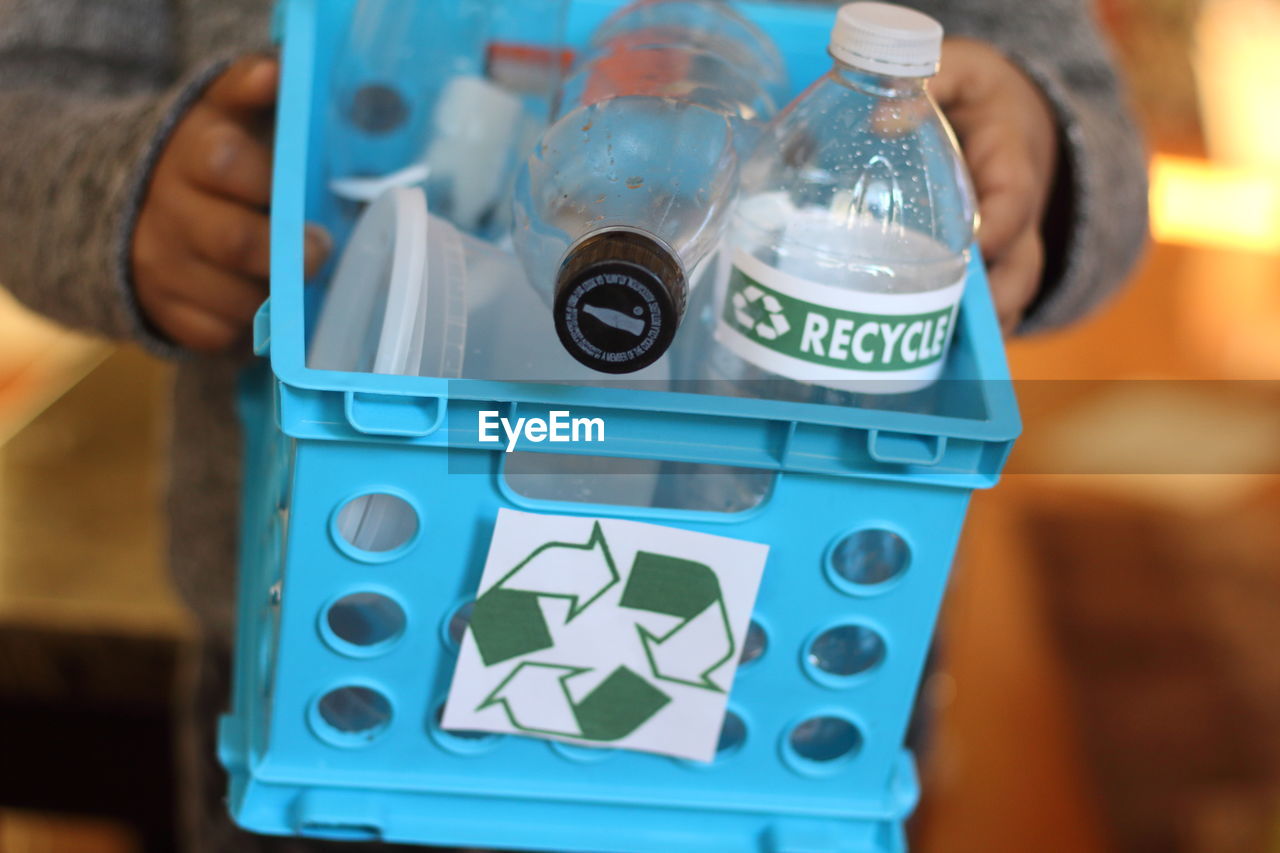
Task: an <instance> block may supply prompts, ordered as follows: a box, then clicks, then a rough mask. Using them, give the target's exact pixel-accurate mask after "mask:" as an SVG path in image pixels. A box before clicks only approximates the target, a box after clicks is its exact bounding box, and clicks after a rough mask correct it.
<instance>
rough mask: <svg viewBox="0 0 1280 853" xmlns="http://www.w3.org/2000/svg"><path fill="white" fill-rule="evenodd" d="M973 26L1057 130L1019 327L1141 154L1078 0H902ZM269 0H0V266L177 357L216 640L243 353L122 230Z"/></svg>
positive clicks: (92, 322)
mask: <svg viewBox="0 0 1280 853" xmlns="http://www.w3.org/2000/svg"><path fill="white" fill-rule="evenodd" d="M908 2H909V4H910V5H914V6H917V7H918V8H920V9H922V10H923V11H925V12H929V13H931V14H933V15H935V16H936V17H938V18H939V19H940V20H941V21H942V22H943V24H944V25H945V26H946V27H947V30H948V32H949V33H951V34H953V35H968V36H973V37H976V38H981V39H985V40H986V41H988V42H991V43H993V44H995V45H996V46H997V47H999V48H1001V49H1002V50H1004V51H1005V52H1006V53H1007V54H1008V55H1009V56H1010V57H1011V58H1013V59H1014V60H1015V61H1017V62H1018V63H1019V64H1020V65H1021V66H1022V67H1023V68H1024V69H1025V70H1027V71H1028V72H1029V74H1030V75H1031V76H1032V77H1033V78H1034V79H1035V80H1036V81H1037V82H1038V83H1039V84H1040V85H1041V86H1042V88H1043V89H1044V90H1045V92H1046V94H1047V95H1048V97H1049V99H1050V101H1051V102H1052V103H1053V105H1054V107H1055V109H1056V112H1057V117H1058V120H1059V122H1060V127H1061V138H1062V140H1063V146H1064V147H1063V151H1064V156H1063V158H1062V160H1063V166H1062V168H1063V172H1062V174H1061V176H1060V179H1059V186H1060V188H1061V192H1059V193H1058V197H1057V198H1056V200H1055V203H1054V205H1053V216H1052V218H1051V220H1050V221H1049V222H1047V223H1046V231H1045V236H1046V242H1047V246H1048V249H1049V258H1048V272H1047V274H1046V281H1045V284H1044V288H1043V290H1042V292H1041V295H1040V297H1039V299H1038V300H1037V302H1036V304H1035V305H1034V307H1033V310H1032V312H1031V314H1030V316H1029V317H1028V319H1027V321H1026V324H1025V327H1024V328H1025V330H1035V329H1042V328H1049V327H1053V326H1059V325H1062V324H1064V323H1069V322H1071V321H1073V320H1075V319H1077V318H1079V317H1080V316H1081V315H1083V314H1085V313H1086V312H1087V311H1089V310H1090V309H1091V308H1092V307H1094V306H1096V305H1097V304H1098V303H1099V302H1101V301H1102V300H1103V298H1104V297H1105V296H1106V295H1107V294H1108V293H1109V292H1110V291H1111V290H1112V289H1114V288H1115V287H1116V286H1117V285H1118V284H1119V283H1120V281H1121V280H1122V279H1123V278H1124V275H1125V274H1126V273H1127V272H1128V270H1129V269H1130V267H1131V266H1132V264H1133V263H1134V260H1135V258H1136V256H1137V254H1138V252H1139V250H1140V248H1141V246H1142V245H1143V241H1144V234H1145V230H1146V183H1145V177H1144V175H1145V158H1144V153H1143V150H1142V146H1141V144H1140V142H1139V139H1138V136H1137V134H1136V132H1135V130H1134V127H1133V124H1132V122H1131V120H1130V118H1129V115H1128V112H1127V110H1126V107H1125V104H1124V102H1123V93H1122V91H1121V87H1120V84H1119V83H1118V82H1117V78H1116V75H1115V72H1114V69H1113V66H1112V62H1111V59H1110V57H1109V56H1108V53H1107V51H1106V49H1105V47H1104V46H1103V43H1102V41H1101V39H1100V37H1099V34H1098V32H1097V30H1096V28H1095V26H1094V23H1093V21H1092V20H1091V18H1090V16H1089V14H1088V12H1087V10H1086V5H1087V4H1086V2H1085V0H1035V2H1025V0H964V2H961V0H908ZM269 16H270V3H269V0H203V1H202V0H111V2H103V0H0V283H3V285H4V286H6V287H7V288H9V289H10V290H11V291H12V292H13V293H14V294H15V295H16V296H17V297H18V298H19V299H20V300H22V301H23V302H25V303H26V304H27V305H29V306H31V307H32V308H34V309H35V310H37V311H39V312H41V313H43V314H46V315H48V316H49V317H52V318H54V319H56V320H59V321H61V322H63V323H65V324H66V325H68V326H72V327H75V328H78V329H84V330H88V331H91V332H96V333H98V334H100V335H104V336H107V337H110V338H115V339H133V340H135V341H139V342H141V343H142V344H144V345H145V346H147V347H148V348H150V349H151V350H152V351H154V352H156V353H158V354H161V355H169V356H177V357H179V363H178V370H177V380H176V387H175V392H174V396H175V405H174V435H173V467H172V485H171V489H170V515H171V531H170V534H171V536H170V541H171V559H172V567H173V572H174V577H175V579H176V581H177V584H178V586H179V589H180V590H181V592H182V593H183V595H184V597H185V598H186V599H187V601H188V602H189V603H190V604H191V606H192V607H193V608H194V609H195V611H196V612H197V614H198V615H199V616H200V618H201V621H202V623H203V625H204V626H205V628H206V630H207V631H208V632H209V634H210V637H211V639H213V640H214V641H215V642H219V643H226V642H229V637H230V626H231V621H232V600H233V577H234V572H235V554H236V551H235V536H236V522H237V517H236V503H237V491H238V487H239V474H240V469H239V438H238V435H237V433H236V429H237V427H236V419H235V416H234V412H233V409H232V399H233V389H234V383H235V375H236V371H237V369H238V365H239V363H240V359H237V358H232V357H226V358H211V357H197V356H193V355H183V354H179V353H178V352H176V351H175V350H174V348H173V347H172V346H171V345H170V344H169V343H168V342H167V341H165V340H163V339H161V338H159V337H158V336H156V335H155V334H154V333H153V332H152V331H151V330H150V329H149V328H148V326H147V324H146V322H145V320H144V319H143V318H142V317H141V316H140V315H139V312H138V308H137V303H136V300H135V299H134V296H133V292H132V285H131V283H130V280H129V264H128V255H127V250H128V246H129V244H130V235H131V231H132V228H133V225H134V222H135V219H136V215H137V211H138V205H139V203H140V200H141V198H142V195H143V192H144V190H145V188H146V182H147V180H148V177H149V174H150V170H151V167H152V165H153V163H154V161H155V158H156V155H157V153H158V151H159V150H160V149H161V147H162V146H163V143H164V141H165V139H166V138H167V134H168V132H169V131H170V130H171V128H172V127H173V126H174V124H175V122H176V121H177V120H178V119H179V118H180V117H181V115H182V114H183V112H184V110H185V108H186V107H187V106H188V105H189V104H190V103H191V102H192V100H193V99H194V98H196V97H198V95H199V94H200V92H201V91H202V88H203V86H204V85H205V84H206V83H207V82H208V80H209V79H211V77H212V76H213V75H214V74H215V73H216V71H217V70H218V68H220V67H221V66H220V61H221V60H224V59H226V58H230V57H233V56H235V55H237V54H241V53H244V52H248V51H253V50H260V49H262V48H264V47H266V46H267V40H268V39H267V24H268V20H269Z"/></svg>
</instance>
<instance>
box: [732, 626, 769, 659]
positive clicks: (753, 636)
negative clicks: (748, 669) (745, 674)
mask: <svg viewBox="0 0 1280 853" xmlns="http://www.w3.org/2000/svg"><path fill="white" fill-rule="evenodd" d="M767 651H769V634H768V632H767V631H765V629H764V626H763V625H761V624H760V623H759V622H757V621H756V620H754V619H752V620H751V624H750V625H749V626H747V636H746V638H745V639H744V640H743V641H742V657H741V658H739V660H738V666H747V665H748V664H752V663H755V662H756V661H758V660H760V658H762V657H764V655H765V652H767Z"/></svg>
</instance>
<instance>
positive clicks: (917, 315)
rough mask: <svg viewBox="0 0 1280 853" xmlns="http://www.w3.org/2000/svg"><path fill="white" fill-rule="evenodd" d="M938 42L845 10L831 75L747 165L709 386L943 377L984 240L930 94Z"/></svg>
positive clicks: (920, 18) (877, 388)
mask: <svg viewBox="0 0 1280 853" xmlns="http://www.w3.org/2000/svg"><path fill="white" fill-rule="evenodd" d="M941 42H942V27H941V26H940V25H939V24H938V23H937V22H936V21H934V20H933V19H932V18H929V17H927V16H926V15H923V14H921V13H919V12H915V11H913V10H909V9H905V8H903V7H899V6H893V5H890V4H885V3H852V4H849V5H847V6H845V7H844V8H842V9H841V11H840V14H839V18H838V23H837V25H836V29H835V32H834V34H833V36H832V43H831V52H832V55H833V56H834V58H835V60H836V62H835V66H834V68H833V69H832V70H831V72H830V73H829V74H827V75H826V76H824V77H823V78H821V79H820V80H819V81H818V82H816V83H815V84H814V85H813V86H811V87H810V88H809V89H808V90H807V91H806V92H804V93H803V94H802V95H801V96H800V97H799V98H798V99H797V100H796V101H795V102H794V103H792V104H791V105H790V106H788V107H787V108H786V110H784V111H783V113H782V114H781V115H779V116H778V118H777V120H776V121H775V122H774V124H773V125H772V126H771V127H770V128H769V130H768V131H767V132H766V134H765V136H764V138H763V139H762V140H761V142H760V144H759V146H758V148H757V149H756V152H755V154H754V155H753V157H752V158H751V159H750V161H749V162H748V164H747V165H746V166H745V168H744V170H743V178H742V197H741V200H740V202H739V204H738V206H737V208H736V211H735V214H734V218H733V223H732V226H731V228H730V236H729V240H728V249H727V251H728V257H727V258H726V263H725V272H726V274H725V275H723V276H722V277H721V279H720V281H719V282H718V292H717V296H716V298H715V300H714V301H713V302H712V303H711V304H710V305H709V306H706V308H707V309H709V310H704V316H703V317H702V320H703V322H704V324H705V326H704V328H705V329H707V330H708V331H707V333H706V337H707V338H708V347H707V349H708V353H707V357H706V358H704V359H703V361H704V363H705V364H706V365H707V370H708V371H709V375H710V376H711V377H712V378H714V379H720V380H728V381H730V382H734V383H740V382H743V381H745V380H765V379H773V380H790V382H786V381H779V382H774V383H771V384H770V386H769V387H770V388H771V389H773V391H774V392H775V393H777V394H778V395H779V396H782V397H784V398H787V399H797V400H805V401H813V402H820V401H826V402H839V400H840V398H839V395H840V394H848V393H861V394H888V393H892V394H899V393H906V392H911V391H916V390H919V389H921V388H924V387H927V386H928V385H930V384H932V383H933V382H934V381H936V380H937V379H938V378H939V376H940V375H941V373H942V370H943V367H944V364H945V360H946V354H947V351H948V348H949V346H950V341H951V336H952V332H953V331H954V329H955V325H956V323H955V320H956V312H957V311H958V310H959V304H960V299H961V296H962V295H963V292H964V281H965V274H966V269H967V267H968V263H969V255H970V251H971V248H970V247H971V245H972V243H973V237H974V201H973V192H972V189H971V186H970V181H969V178H968V174H967V172H966V169H965V165H964V160H963V157H962V155H961V153H960V149H959V146H958V145H957V144H956V141H955V137H954V135H953V134H952V132H951V130H950V128H949V127H948V125H947V123H946V120H945V119H944V118H943V116H942V113H941V111H940V110H939V109H938V107H937V105H936V104H935V103H934V102H933V100H932V99H931V98H930V97H929V94H928V91H927V89H926V81H927V80H928V78H929V77H930V76H932V75H933V74H934V73H935V72H936V70H937V67H938V62H939V58H940V49H941ZM712 329H713V330H714V331H711V330H712ZM711 338H714V343H711V341H710V339H711ZM741 387H746V386H741ZM726 390H729V389H726ZM831 392H836V396H835V397H833V396H832V393H831ZM731 393H732V391H731ZM747 393H749V391H748V392H747Z"/></svg>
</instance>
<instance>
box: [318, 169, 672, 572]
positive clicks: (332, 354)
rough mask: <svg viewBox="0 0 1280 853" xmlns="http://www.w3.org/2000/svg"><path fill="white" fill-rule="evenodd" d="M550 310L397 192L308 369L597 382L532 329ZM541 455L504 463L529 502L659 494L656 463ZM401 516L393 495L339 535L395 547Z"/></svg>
mask: <svg viewBox="0 0 1280 853" xmlns="http://www.w3.org/2000/svg"><path fill="white" fill-rule="evenodd" d="M544 310H545V306H544V305H543V303H542V300H541V298H540V297H539V296H538V294H537V293H535V292H534V291H533V289H532V288H531V287H529V284H528V282H527V280H526V279H525V277H524V274H523V271H522V270H521V269H520V264H519V263H518V262H517V261H516V259H515V258H514V257H513V256H512V255H511V254H509V253H507V252H504V251H502V250H501V249H499V248H498V247H496V246H494V245H493V244H492V243H488V242H485V241H483V240H478V239H476V238H474V237H471V236H469V235H467V234H464V233H462V232H461V231H459V230H458V229H457V228H455V227H454V226H453V225H451V224H450V223H449V222H448V221H446V220H444V219H442V218H440V217H438V216H435V215H432V214H430V213H428V211H427V204H426V197H425V195H424V193H423V191H422V190H421V188H416V187H396V188H392V189H390V190H387V191H386V192H385V193H383V195H381V196H379V197H378V198H377V199H376V200H374V202H373V203H372V204H371V205H369V207H368V208H367V209H366V210H365V212H364V213H363V214H362V216H361V217H360V219H359V221H358V223H357V225H356V228H355V230H354V232H353V233H352V235H351V238H350V239H349V240H348V242H347V246H346V248H345V249H344V250H343V253H342V257H341V258H340V259H339V262H338V266H337V268H336V270H335V272H334V275H333V278H332V280H331V281H330V284H329V290H328V293H327V295H326V298H325V302H324V306H323V308H322V310H321V313H320V318H319V321H318V322H317V324H316V330H315V333H314V335H313V337H312V341H311V346H310V350H309V355H308V366H310V367H312V368H315V369H319V370H343V371H353V372H363V373H383V374H395V375H402V376H430V377H437V378H444V379H456V378H465V379H487V380H497V381H527V382H538V383H555V384H564V383H589V382H591V381H592V380H593V379H598V376H599V375H598V374H597V373H595V372H594V371H592V370H590V369H589V368H587V367H585V366H583V365H581V364H579V363H578V362H576V361H574V360H573V359H572V358H570V357H569V355H568V354H567V353H566V352H565V351H564V348H563V347H561V346H560V344H559V342H558V341H557V340H556V337H555V332H554V331H553V330H552V329H551V327H550V325H549V324H539V323H534V322H531V318H533V317H537V316H539V314H540V313H542V311H544ZM631 379H632V380H633V381H635V382H636V383H638V387H663V386H665V385H666V384H667V382H668V380H669V379H670V374H669V372H668V371H667V369H666V367H665V366H664V365H654V366H652V367H650V368H649V369H647V370H645V371H641V372H640V373H637V374H636V375H635V376H634V377H631ZM536 455H537V454H527V453H513V454H510V455H509V457H508V458H507V466H506V476H507V479H508V481H509V482H510V483H511V485H512V486H513V487H514V488H515V489H516V490H517V491H519V492H520V493H521V494H523V495H525V496H526V497H528V498H531V499H535V500H544V501H565V502H574V503H608V504H623V505H630V506H648V505H650V504H651V503H652V501H653V497H654V494H655V491H656V489H657V486H658V474H659V469H660V464H659V463H657V462H649V461H631V460H603V459H596V458H591V457H579V456H571V455H557V456H555V457H548V458H549V459H553V461H554V463H555V464H554V465H552V466H549V465H547V464H546V463H545V462H542V461H540V460H537V459H533V458H531V457H534V456H536ZM400 510H401V508H400V507H399V505H398V504H397V502H396V499H395V498H394V497H392V496H389V495H367V496H365V497H362V498H359V499H357V500H356V501H353V502H352V504H351V508H350V510H349V511H346V512H344V514H343V515H342V516H341V517H340V518H339V519H338V526H339V531H340V532H341V533H342V534H343V535H344V536H346V537H347V539H348V541H351V542H357V541H359V542H364V541H366V540H367V541H382V540H383V539H385V538H387V537H392V538H394V535H395V534H399V533H403V532H404V527H405V525H406V524H408V523H409V520H408V519H406V518H405V517H404V513H403V512H401V511H400ZM409 533H410V534H412V531H409ZM405 538H406V539H407V538H408V537H407V536H406V537H405ZM366 550H368V549H366Z"/></svg>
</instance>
